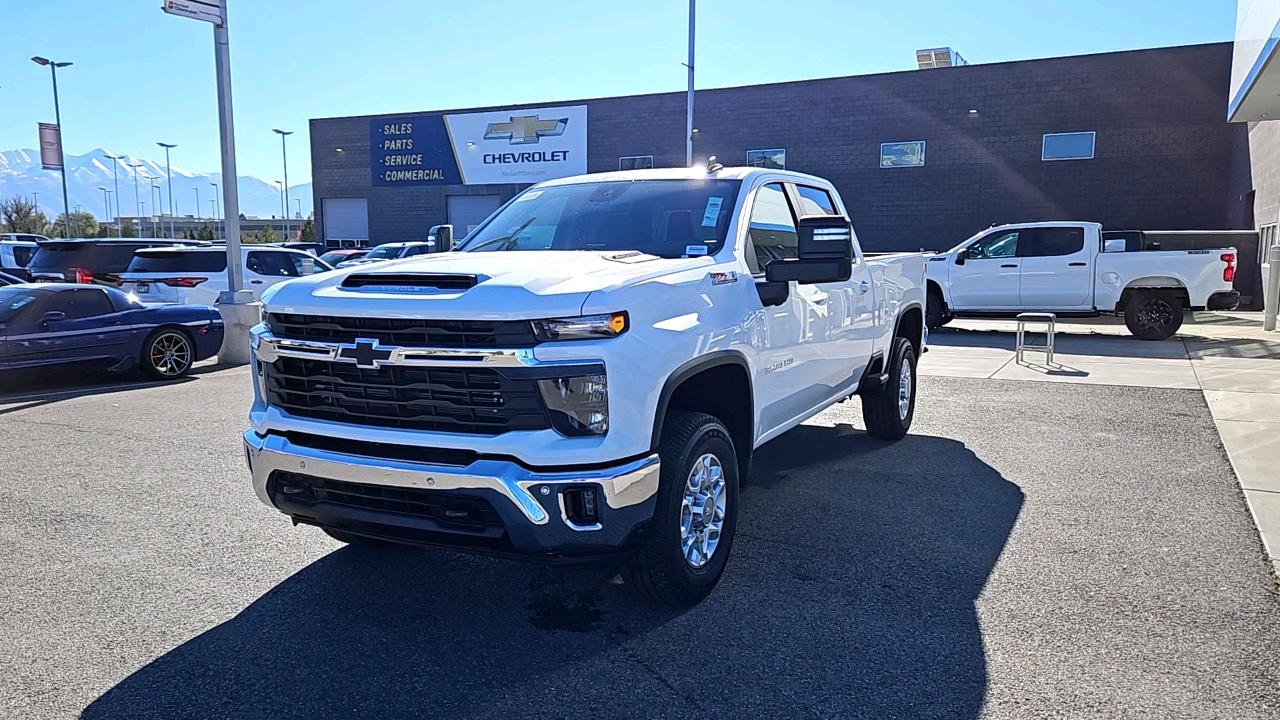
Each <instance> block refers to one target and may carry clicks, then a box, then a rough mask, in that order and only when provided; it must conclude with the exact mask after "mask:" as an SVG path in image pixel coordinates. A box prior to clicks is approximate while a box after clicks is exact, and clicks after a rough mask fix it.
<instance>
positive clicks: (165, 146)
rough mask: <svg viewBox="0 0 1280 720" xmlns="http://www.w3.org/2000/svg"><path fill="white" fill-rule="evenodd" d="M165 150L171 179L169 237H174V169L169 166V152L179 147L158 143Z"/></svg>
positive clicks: (165, 161)
mask: <svg viewBox="0 0 1280 720" xmlns="http://www.w3.org/2000/svg"><path fill="white" fill-rule="evenodd" d="M156 144H157V145H159V146H160V147H162V148H164V174H165V175H167V176H168V177H169V237H174V236H175V233H174V231H173V167H172V166H171V165H170V164H169V150H170V149H172V148H176V147H178V146H177V145H172V144H170V143H162V142H158V143H156Z"/></svg>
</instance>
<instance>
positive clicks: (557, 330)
mask: <svg viewBox="0 0 1280 720" xmlns="http://www.w3.org/2000/svg"><path fill="white" fill-rule="evenodd" d="M628 325H629V323H628V320H627V314H626V313H625V312H616V313H609V314H607V315H584V316H582V317H570V318H553V319H551V320H534V321H533V333H534V335H536V336H537V337H538V339H539V340H599V339H600V338H611V337H617V336H619V335H621V334H622V333H624V332H626V331H627V326H628Z"/></svg>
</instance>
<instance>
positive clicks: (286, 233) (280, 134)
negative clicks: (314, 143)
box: [271, 128, 293, 239]
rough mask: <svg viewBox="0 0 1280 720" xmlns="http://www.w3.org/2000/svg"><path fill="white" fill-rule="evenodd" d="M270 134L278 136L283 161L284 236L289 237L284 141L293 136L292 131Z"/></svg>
mask: <svg viewBox="0 0 1280 720" xmlns="http://www.w3.org/2000/svg"><path fill="white" fill-rule="evenodd" d="M271 132H273V133H276V134H277V135H279V136H280V158H281V159H282V160H283V161H284V234H285V238H286V239H288V237H289V152H288V150H286V149H285V143H284V139H285V138H286V137H288V136H290V135H292V134H293V131H292V130H280V129H279V128H273V129H272V130H271Z"/></svg>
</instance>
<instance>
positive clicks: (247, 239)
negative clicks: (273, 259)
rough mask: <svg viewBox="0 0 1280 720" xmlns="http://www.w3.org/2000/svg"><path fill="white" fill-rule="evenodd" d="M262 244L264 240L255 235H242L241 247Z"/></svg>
mask: <svg viewBox="0 0 1280 720" xmlns="http://www.w3.org/2000/svg"><path fill="white" fill-rule="evenodd" d="M260 242H262V240H261V239H259V238H258V236H257V235H255V234H253V233H240V244H241V245H257V244H258V243H260Z"/></svg>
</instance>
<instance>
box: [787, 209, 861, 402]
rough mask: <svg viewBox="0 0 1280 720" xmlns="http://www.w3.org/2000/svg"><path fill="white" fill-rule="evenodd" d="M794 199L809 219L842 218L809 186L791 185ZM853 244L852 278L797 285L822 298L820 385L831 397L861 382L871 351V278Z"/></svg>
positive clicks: (855, 244) (854, 240) (853, 239)
mask: <svg viewBox="0 0 1280 720" xmlns="http://www.w3.org/2000/svg"><path fill="white" fill-rule="evenodd" d="M794 187H795V190H796V194H795V199H796V203H797V204H798V206H799V210H800V213H801V214H802V215H805V216H809V215H835V216H842V217H843V214H842V213H841V211H840V210H839V209H838V208H837V207H836V206H835V203H834V202H833V201H832V198H831V194H830V193H829V192H827V190H825V189H824V188H820V187H813V186H809V185H795V186H794ZM850 240H851V242H853V243H854V250H855V251H854V254H853V275H852V276H850V278H849V279H848V280H846V281H844V282H834V283H818V284H816V285H811V286H805V285H801V286H800V288H801V291H803V289H804V288H805V287H816V288H818V289H819V290H821V291H822V292H823V293H824V294H825V295H826V296H827V300H826V306H827V322H828V324H829V326H830V329H829V330H828V332H829V333H830V341H829V342H828V343H827V351H828V356H829V358H830V360H829V362H828V366H827V368H826V370H827V375H826V376H824V377H823V378H822V382H823V383H824V385H825V386H826V387H828V388H829V389H830V393H831V394H834V393H835V392H836V391H837V390H838V389H842V388H844V387H846V386H849V385H851V384H853V383H857V382H858V380H859V379H861V378H862V373H863V371H865V370H866V369H867V363H868V362H869V361H870V358H871V353H872V351H873V349H874V347H875V340H876V338H875V333H876V328H875V310H876V308H875V305H874V302H873V299H874V298H875V294H874V293H872V292H871V286H872V282H873V280H872V277H871V273H870V272H869V270H868V268H867V263H866V261H865V260H864V259H863V258H862V253H861V252H859V251H858V249H857V239H856V238H851V239H850Z"/></svg>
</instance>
